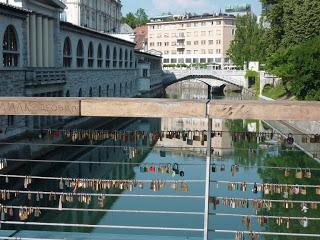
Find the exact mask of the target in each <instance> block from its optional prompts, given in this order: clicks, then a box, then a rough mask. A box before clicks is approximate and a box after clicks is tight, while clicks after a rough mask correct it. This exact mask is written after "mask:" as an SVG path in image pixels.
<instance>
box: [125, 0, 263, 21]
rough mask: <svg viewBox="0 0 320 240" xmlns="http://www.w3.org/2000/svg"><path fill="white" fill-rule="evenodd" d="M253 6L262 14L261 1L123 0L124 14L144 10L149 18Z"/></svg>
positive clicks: (257, 13) (258, 13)
mask: <svg viewBox="0 0 320 240" xmlns="http://www.w3.org/2000/svg"><path fill="white" fill-rule="evenodd" d="M242 3H249V4H251V6H252V8H253V11H254V12H255V14H256V15H260V13H261V3H260V1H259V0H122V5H123V7H122V14H123V15H126V14H127V13H128V12H135V11H136V10H137V9H138V8H144V9H145V10H146V12H147V14H148V16H149V17H153V16H157V15H161V13H163V12H168V11H170V12H172V13H173V14H182V13H184V12H192V13H193V12H194V13H198V14H201V13H213V12H219V11H220V9H222V11H223V10H224V7H225V5H226V4H242Z"/></svg>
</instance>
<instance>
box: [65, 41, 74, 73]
mask: <svg viewBox="0 0 320 240" xmlns="http://www.w3.org/2000/svg"><path fill="white" fill-rule="evenodd" d="M71 62H72V56H71V41H70V38H69V37H66V39H65V40H64V44H63V66H64V67H67V68H69V67H71Z"/></svg>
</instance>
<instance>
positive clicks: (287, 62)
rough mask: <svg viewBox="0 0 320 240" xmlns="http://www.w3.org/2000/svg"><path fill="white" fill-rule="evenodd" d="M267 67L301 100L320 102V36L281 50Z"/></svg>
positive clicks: (270, 58) (268, 62)
mask: <svg viewBox="0 0 320 240" xmlns="http://www.w3.org/2000/svg"><path fill="white" fill-rule="evenodd" d="M266 65H267V69H269V70H270V71H271V72H272V73H273V74H275V75H277V76H279V77H281V78H282V80H283V83H284V86H286V90H287V91H288V90H290V91H291V92H292V93H293V94H294V95H295V96H296V97H297V98H298V99H299V100H317V101H320V68H319V66H320V36H318V37H316V38H314V39H311V40H308V41H306V42H305V43H302V44H299V45H294V46H292V47H289V48H281V49H279V50H278V51H277V52H276V53H274V54H273V55H272V56H270V57H269V58H268V60H267V64H266ZM288 86H290V89H289V87H288Z"/></svg>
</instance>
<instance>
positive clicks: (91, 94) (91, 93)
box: [89, 87, 93, 97]
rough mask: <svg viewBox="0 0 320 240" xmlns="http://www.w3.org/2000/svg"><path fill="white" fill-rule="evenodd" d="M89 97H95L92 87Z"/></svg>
mask: <svg viewBox="0 0 320 240" xmlns="http://www.w3.org/2000/svg"><path fill="white" fill-rule="evenodd" d="M89 97H93V90H92V87H90V90H89Z"/></svg>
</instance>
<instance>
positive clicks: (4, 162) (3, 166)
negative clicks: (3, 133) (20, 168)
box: [0, 158, 8, 171]
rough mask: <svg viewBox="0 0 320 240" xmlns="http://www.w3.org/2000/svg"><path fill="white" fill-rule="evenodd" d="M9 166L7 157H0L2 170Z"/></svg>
mask: <svg viewBox="0 0 320 240" xmlns="http://www.w3.org/2000/svg"><path fill="white" fill-rule="evenodd" d="M7 166H8V162H7V159H6V158H0V171H1V170H3V169H4V168H6V167H7Z"/></svg>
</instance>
